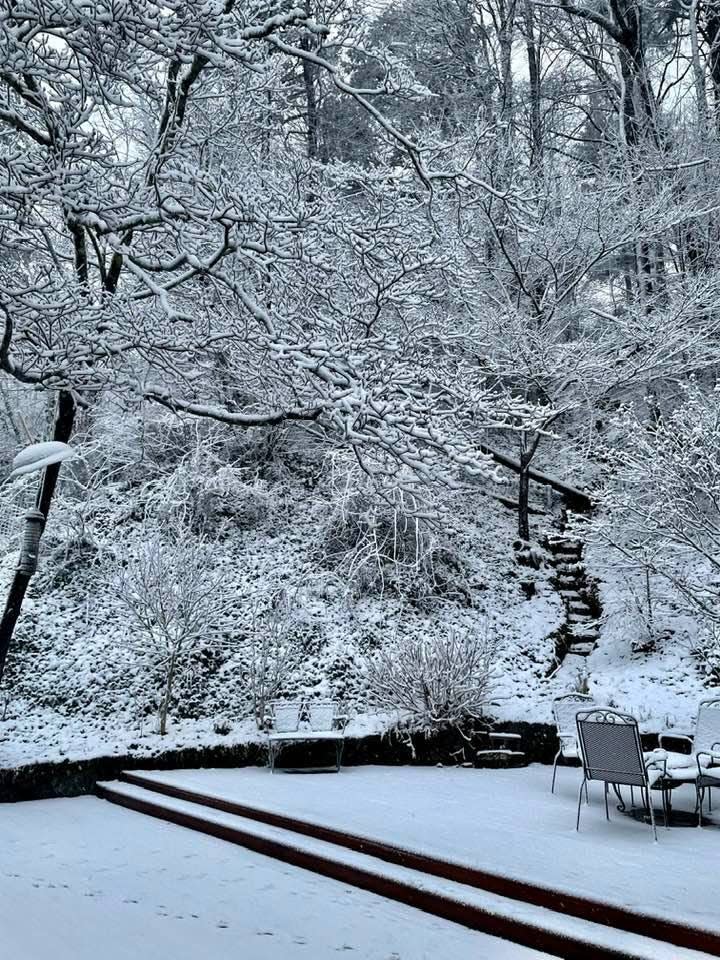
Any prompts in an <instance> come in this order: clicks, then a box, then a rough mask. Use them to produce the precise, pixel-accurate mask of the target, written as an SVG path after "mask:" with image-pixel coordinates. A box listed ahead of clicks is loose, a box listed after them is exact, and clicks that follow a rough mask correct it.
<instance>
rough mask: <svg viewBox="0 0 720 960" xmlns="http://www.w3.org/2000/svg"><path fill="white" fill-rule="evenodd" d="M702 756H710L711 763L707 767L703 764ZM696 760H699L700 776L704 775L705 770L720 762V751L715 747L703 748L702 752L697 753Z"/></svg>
mask: <svg viewBox="0 0 720 960" xmlns="http://www.w3.org/2000/svg"><path fill="white" fill-rule="evenodd" d="M700 757H710V763H709V764H707V766H706V767H703V766H701V764H700ZM695 760H696V761H697V767H698V776H702V774H703V771H704V770H707V768H708V767H714V766H716V765H718V764H720V751H717V750H715V749H713V750H701V751H700V753H698V754H696V756H695Z"/></svg>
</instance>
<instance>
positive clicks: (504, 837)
mask: <svg viewBox="0 0 720 960" xmlns="http://www.w3.org/2000/svg"><path fill="white" fill-rule="evenodd" d="M550 773H551V771H550V768H549V767H545V766H540V765H534V766H531V767H528V768H524V769H515V770H475V769H462V768H442V769H440V768H421V767H354V768H345V769H343V771H342V772H341V773H340V775H330V774H328V775H311V774H308V775H302V774H292V773H282V772H279V773H276V774H274V775H271V774H270V773H269V772H268V771H266V770H259V769H242V770H185V771H173V772H162V773H155V774H152V775H151V776H153V777H154V778H156V779H158V780H162V781H164V782H166V783H172V784H175V785H178V786H184V787H187V788H189V789H194V790H196V791H200V792H202V793H204V794H210V795H215V796H219V797H224V798H227V799H231V800H234V801H236V802H238V803H243V804H247V805H248V806H255V807H261V808H262V809H265V810H271V811H273V812H278V813H285V814H289V815H292V816H295V817H298V818H302V819H305V820H309V821H312V822H316V823H321V824H323V825H326V826H332V827H336V828H338V829H343V830H346V831H349V832H353V833H356V834H360V835H363V836H366V837H370V838H374V839H380V840H384V841H386V842H391V843H394V844H397V845H399V846H404V847H407V848H410V849H412V850H416V851H421V852H424V853H428V854H432V855H435V856H438V857H440V858H444V859H449V860H453V861H457V862H461V863H466V864H469V865H471V866H473V867H476V868H480V869H485V870H488V871H491V872H494V873H498V874H504V875H507V876H510V877H517V878H519V879H522V880H527V881H530V882H533V883H537V884H541V885H544V886H548V887H553V888H557V889H561V890H567V891H569V892H573V893H577V894H580V895H584V896H588V897H592V898H593V899H597V900H603V901H606V902H609V903H613V904H616V905H618V906H624V907H628V908H630V909H632V910H636V911H638V912H642V913H645V914H651V915H654V916H657V917H661V918H666V919H674V920H677V921H679V922H681V923H685V924H689V925H691V926H696V927H700V928H705V929H708V930H713V931H716V930H717V929H718V910H717V890H716V886H715V883H714V879H713V878H714V874H715V869H716V864H717V863H718V858H719V857H720V826H718V818H717V817H716V819H715V821H714V823H713V822H710V823H708V824H707V825H706V826H703V828H702V829H698V828H694V827H679V826H678V827H670V828H669V829H665V828H660V829H659V831H658V835H659V842H658V843H657V844H655V843H653V842H652V834H651V832H650V829H649V827H648V826H646V825H645V824H644V823H642V822H640V821H638V820H635V819H632V818H631V817H629V816H627V815H623V814H620V813H619V812H617V811H616V810H615V809H614V808H611V817H612V819H611V822H610V823H608V822H607V821H606V820H605V811H604V805H603V802H602V792H601V787H600V785H598V784H592V785H591V787H590V805H589V806H586V807H584V809H583V813H582V821H581V830H580V832H579V833H577V832H576V831H575V810H576V806H575V805H576V798H577V789H578V786H579V783H580V772H579V770H577V769H571V768H563V769H560V770H559V771H558V785H557V787H556V793H555V795H554V796H553V795H551V794H550ZM655 801H656V804H657V805H658V807H659V797H655ZM693 806H694V790H693V789H692V788H691V787H683V788H680V789H679V790H677V791H676V793H675V796H674V807H675V809H677V810H684V811H691V810H692V809H693Z"/></svg>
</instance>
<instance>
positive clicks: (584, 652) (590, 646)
mask: <svg viewBox="0 0 720 960" xmlns="http://www.w3.org/2000/svg"><path fill="white" fill-rule="evenodd" d="M594 649H595V644H594V643H590V642H589V641H588V642H587V643H574V644H573V645H572V646H571V647H570V649H569V650H568V656H569V655H570V654H575V656H577V657H589V656H590V654H591V653H592V652H593V650H594Z"/></svg>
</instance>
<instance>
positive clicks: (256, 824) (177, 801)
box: [97, 773, 720, 960]
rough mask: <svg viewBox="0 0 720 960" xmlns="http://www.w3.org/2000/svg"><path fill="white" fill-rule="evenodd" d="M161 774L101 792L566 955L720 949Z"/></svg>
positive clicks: (637, 918)
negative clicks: (181, 783)
mask: <svg viewBox="0 0 720 960" xmlns="http://www.w3.org/2000/svg"><path fill="white" fill-rule="evenodd" d="M161 776H162V775H161V774H157V775H154V774H145V775H143V774H130V773H125V774H123V777H124V778H125V780H126V782H124V783H105V784H98V785H97V792H98V795H99V796H100V797H102V798H104V799H106V800H109V801H110V802H111V803H115V804H119V805H120V806H123V807H126V808H128V809H130V810H135V811H137V812H139V813H144V814H147V815H148V816H151V817H155V818H157V819H159V820H163V821H166V822H168V823H171V824H177V825H178V826H181V827H183V828H187V829H190V830H196V831H198V832H199V833H204V834H207V835H209V836H213V837H216V838H218V839H220V840H223V841H226V842H228V843H232V844H237V845H239V846H242V847H246V848H247V849H250V850H254V851H256V852H258V853H262V854H264V855H265V856H270V857H274V858H275V859H277V860H279V861H281V862H283V863H287V864H291V865H293V866H295V867H301V868H303V869H305V870H310V871H314V872H315V873H319V874H321V875H323V876H326V877H331V878H333V879H335V880H339V881H340V882H341V883H343V884H345V885H353V886H358V887H361V888H362V889H365V890H369V891H371V892H373V893H376V894H379V895H380V896H383V897H385V898H386V899H389V900H396V901H399V902H401V903H407V904H410V905H412V906H414V907H416V908H418V909H420V910H424V911H425V912H426V913H430V914H433V915H435V916H438V917H442V918H443V919H446V920H452V921H454V922H455V923H460V924H463V925H464V926H466V927H469V928H470V929H474V930H481V931H484V932H486V933H490V934H492V935H494V936H498V937H503V938H505V939H507V940H510V941H512V942H514V943H518V944H522V945H524V946H529V947H532V948H534V949H535V950H538V951H541V952H543V953H549V954H550V955H551V956H556V957H564V958H566V960H588V958H591V957H592V958H593V960H693V958H694V957H697V958H698V960H700V957H701V956H703V955H702V954H701V955H698V954H697V953H696V952H694V951H696V950H700V949H702V950H707V949H708V948H710V949H711V950H712V953H713V954H714V955H715V956H720V936H718V934H716V933H715V932H714V931H705V930H696V929H693V928H692V927H690V926H688V925H686V924H681V923H677V922H675V921H672V920H666V919H664V918H662V917H660V918H658V917H651V916H648V915H646V914H642V913H638V912H635V911H632V910H629V909H628V908H626V907H621V906H616V905H613V904H609V903H603V902H602V901H599V900H594V899H592V898H591V897H589V896H587V895H586V894H584V893H580V894H575V893H571V892H568V891H567V890H565V891H560V890H555V889H552V888H549V887H546V886H543V885H537V884H534V883H532V882H531V881H528V880H525V879H519V880H516V879H514V878H512V877H506V876H501V875H499V874H494V873H491V872H489V871H488V870H482V869H477V868H476V867H474V866H471V865H469V864H462V863H456V862H451V861H446V860H443V859H441V858H440V857H437V856H433V855H431V854H428V853H425V852H421V851H414V850H411V849H408V848H405V847H400V846H397V845H396V844H394V843H392V842H387V841H383V840H380V839H375V838H372V837H366V836H361V835H359V834H352V833H349V832H346V831H344V830H341V829H338V828H336V827H329V826H326V825H324V824H322V823H313V822H311V821H307V820H301V819H299V818H296V817H293V816H291V815H289V814H285V813H280V812H276V811H269V810H264V809H262V808H259V807H248V806H246V805H243V804H239V803H236V802H234V801H233V800H231V799H229V798H226V797H219V796H213V795H209V794H202V793H199V792H197V791H196V790H193V789H191V788H184V787H180V786H178V785H177V784H173V783H163V782H162V780H161V779H160V778H161ZM478 776H482V775H481V774H478ZM129 781H132V782H129ZM158 794H160V796H158ZM208 808H209V809H208ZM169 842H171V840H170V841H169ZM678 948H682V949H681V950H679V949H678ZM704 960H707V957H705V958H704Z"/></svg>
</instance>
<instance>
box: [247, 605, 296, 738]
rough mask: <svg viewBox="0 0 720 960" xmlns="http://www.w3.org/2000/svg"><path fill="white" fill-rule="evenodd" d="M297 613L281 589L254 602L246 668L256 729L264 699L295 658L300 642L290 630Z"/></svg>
mask: <svg viewBox="0 0 720 960" xmlns="http://www.w3.org/2000/svg"><path fill="white" fill-rule="evenodd" d="M297 614H298V611H297V606H296V604H295V603H294V600H293V597H292V596H291V595H290V594H289V593H288V591H287V590H284V589H281V590H278V591H277V592H276V593H274V594H272V595H271V597H270V599H269V602H268V603H266V604H262V603H260V602H257V603H256V604H255V608H254V610H253V619H252V636H251V638H250V650H249V657H248V669H249V679H250V693H251V696H252V702H253V712H254V714H255V722H256V724H257V726H258V729H261V728H262V726H263V723H264V720H265V715H266V713H267V705H268V703H269V702H270V701H271V700H273V699H275V697H277V695H278V694H279V693H280V691H281V690H282V687H283V684H284V683H285V681H286V680H287V679H288V677H289V675H290V674H291V673H292V671H293V670H294V668H295V667H296V666H297V664H298V662H299V659H300V646H299V644H298V642H297V639H296V638H295V636H294V635H293V631H292V627H293V625H294V624H296V622H297Z"/></svg>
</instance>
